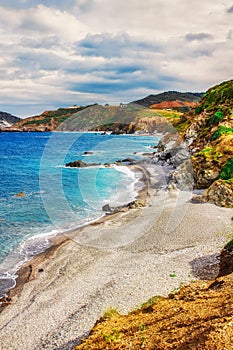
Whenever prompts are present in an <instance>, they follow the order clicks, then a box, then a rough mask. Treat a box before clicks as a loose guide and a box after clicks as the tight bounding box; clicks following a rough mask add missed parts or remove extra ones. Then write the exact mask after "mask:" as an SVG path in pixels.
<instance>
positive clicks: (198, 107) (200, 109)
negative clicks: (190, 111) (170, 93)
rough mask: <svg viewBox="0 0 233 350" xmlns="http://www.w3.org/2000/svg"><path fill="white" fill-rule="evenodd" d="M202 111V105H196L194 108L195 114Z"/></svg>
mask: <svg viewBox="0 0 233 350" xmlns="http://www.w3.org/2000/svg"><path fill="white" fill-rule="evenodd" d="M202 111H203V106H197V107H196V108H195V114H200V113H201V112H202Z"/></svg>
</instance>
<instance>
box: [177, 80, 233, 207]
mask: <svg viewBox="0 0 233 350" xmlns="http://www.w3.org/2000/svg"><path fill="white" fill-rule="evenodd" d="M173 125H174V126H175V127H176V128H177V130H178V131H179V132H180V133H181V135H182V136H183V138H184V139H185V140H186V141H187V143H188V145H189V151H190V153H191V160H192V166H193V170H194V178H195V185H196V187H197V188H199V189H206V191H205V193H204V195H203V197H202V200H208V201H211V202H213V203H215V204H217V205H223V206H227V207H233V80H230V81H227V82H223V83H222V84H220V85H217V86H214V87H213V88H211V89H209V90H208V91H207V92H206V93H205V94H204V96H203V98H202V100H201V101H200V103H199V104H198V105H197V106H196V108H195V109H193V110H192V111H191V112H190V113H187V114H185V115H184V116H183V117H182V119H181V120H179V121H178V122H176V121H173Z"/></svg>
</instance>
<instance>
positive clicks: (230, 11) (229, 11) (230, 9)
mask: <svg viewBox="0 0 233 350" xmlns="http://www.w3.org/2000/svg"><path fill="white" fill-rule="evenodd" d="M227 12H228V13H233V5H232V6H231V7H230V8H229V9H228V10H227Z"/></svg>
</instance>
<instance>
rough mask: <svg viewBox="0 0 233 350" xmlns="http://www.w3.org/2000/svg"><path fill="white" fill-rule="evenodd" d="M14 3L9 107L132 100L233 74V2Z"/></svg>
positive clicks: (2, 63) (4, 62)
mask: <svg viewBox="0 0 233 350" xmlns="http://www.w3.org/2000/svg"><path fill="white" fill-rule="evenodd" d="M4 3H5V6H3V5H2V6H1V7H0V22H1V28H0V50H1V57H0V89H1V94H0V110H2V109H5V110H8V109H9V110H10V109H11V108H13V109H14V108H16V111H15V114H17V107H14V104H15V105H16V106H19V105H20V106H21V107H20V108H21V109H20V111H22V109H23V105H24V104H25V106H26V105H27V106H28V104H30V105H33V103H34V105H35V108H40V110H41V106H42V104H43V103H44V105H45V106H51V105H52V106H54V108H56V107H59V106H60V105H62V104H64V105H66V104H69V103H75V104H84V103H91V102H100V103H101V102H103V103H104V102H119V101H123V102H127V101H130V100H134V99H137V98H140V97H143V96H144V95H146V94H149V93H156V92H160V91H164V90H171V89H172V90H176V89H177V90H182V91H185V90H189V91H197V90H199V91H200V90H201V91H203V90H206V89H207V88H209V87H210V86H211V85H213V84H216V83H218V82H221V81H222V80H227V79H231V78H232V76H231V75H232V60H233V50H232V45H233V41H232V2H231V1H230V0H225V1H224V3H221V2H219V1H217V0H213V1H212V2H211V3H210V2H203V1H201V0H197V1H195V2H193V3H192V4H191V3H189V2H187V1H185V0H171V1H168V0H164V1H162V0H147V1H146V2H142V1H139V0H127V2H126V1H124V2H123V1H121V0H111V1H109V0H95V1H94V0H69V1H67V2H64V1H60V0H59V1H55V0H48V1H45V0H42V1H37V0H27V1H23V2H21V4H20V2H18V1H17V2H16V0H15V1H13V0H9V1H8V2H6V1H5V0H4V1H3V2H2V4H4ZM10 6H11V7H10ZM12 96H13V97H14V98H12ZM38 106H39V107H38ZM8 107H9V108H8ZM25 108H26V107H25ZM42 109H44V108H42ZM31 110H32V107H30V111H31ZM20 113H21V112H20ZM21 114H24V115H27V114H28V113H27V111H26V110H25V111H23V113H21Z"/></svg>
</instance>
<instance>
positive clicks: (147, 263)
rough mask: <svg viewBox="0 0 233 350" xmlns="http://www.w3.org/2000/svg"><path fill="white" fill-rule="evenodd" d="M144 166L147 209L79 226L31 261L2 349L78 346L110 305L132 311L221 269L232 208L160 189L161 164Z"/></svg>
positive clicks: (7, 311) (2, 326)
mask: <svg viewBox="0 0 233 350" xmlns="http://www.w3.org/2000/svg"><path fill="white" fill-rule="evenodd" d="M145 171H147V172H148V173H149V174H150V179H149V180H148V188H146V191H148V196H147V201H148V202H147V205H146V207H143V208H139V209H131V210H127V209H126V210H122V211H120V212H118V213H113V214H110V215H106V216H105V217H103V218H101V219H100V220H99V221H97V222H95V223H93V224H90V225H88V226H85V227H82V228H80V229H78V230H74V231H73V232H72V233H71V234H70V235H67V236H66V237H65V239H64V240H63V241H61V242H57V246H53V247H50V248H49V249H48V250H47V251H46V252H44V253H42V254H41V255H39V256H37V258H35V260H34V263H33V264H34V265H33V264H32V262H31V264H30V263H29V264H28V265H27V266H25V271H24V272H25V276H26V282H27V283H23V282H22V283H19V285H18V293H16V294H15V295H14V296H13V295H12V300H11V303H12V304H11V305H10V306H8V307H6V308H4V309H3V311H2V313H1V314H0V336H1V342H2V345H1V348H2V349H3V350H4V349H9V348H11V349H15V350H16V349H17V348H18V345H19V343H18V342H19V339H20V340H21V347H22V348H23V349H24V350H32V349H44V348H45V349H51V350H52V349H53V350H54V349H72V348H73V347H74V345H76V344H77V343H78V341H79V339H80V337H82V336H85V334H87V332H88V331H89V330H90V329H91V328H92V326H93V325H94V323H95V322H96V320H97V319H98V318H99V317H100V316H101V315H102V314H103V312H104V311H105V310H106V309H108V308H110V307H113V308H117V309H118V310H119V311H120V312H122V313H127V312H129V311H131V310H132V309H134V308H136V307H139V306H140V305H141V304H142V303H143V302H145V301H146V300H148V299H149V298H151V297H152V296H155V295H164V296H165V295H167V294H168V293H169V292H170V291H171V290H173V289H175V288H178V287H179V286H180V284H181V283H187V282H190V281H192V280H193V279H197V278H205V279H211V278H213V277H214V276H215V275H217V273H218V260H217V255H218V254H219V251H220V250H221V248H222V246H223V245H224V244H225V243H226V241H227V239H228V237H227V234H228V230H229V228H230V225H231V217H232V210H230V209H226V208H220V207H217V206H215V205H212V204H209V203H208V204H206V203H205V204H194V203H190V201H189V199H190V195H191V194H190V193H187V192H185V193H183V194H182V195H183V196H184V197H182V196H181V192H180V191H163V190H161V191H160V190H158V189H157V188H156V186H155V184H156V183H157V180H158V179H157V178H156V174H157V173H158V166H156V165H153V164H146V170H145ZM146 177H147V176H146ZM144 189H145V188H144ZM144 195H145V193H144ZM177 218H179V220H178V221H177ZM220 233H221V234H220ZM36 259H37V260H36ZM30 265H31V267H30ZM203 269H204V273H203ZM22 272H23V270H21V273H22ZM24 282H25V280H24ZM20 288H21V289H20ZM15 290H16V289H15ZM16 291H17V290H16Z"/></svg>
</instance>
